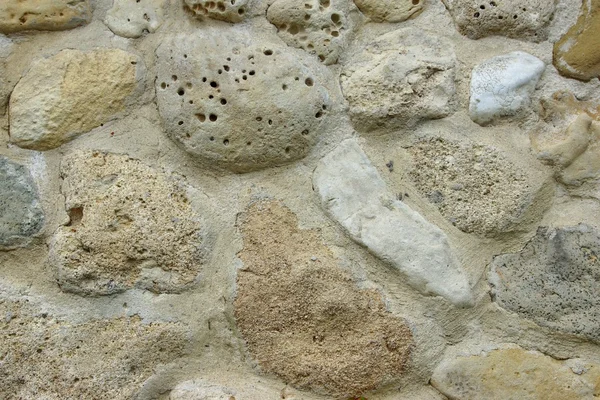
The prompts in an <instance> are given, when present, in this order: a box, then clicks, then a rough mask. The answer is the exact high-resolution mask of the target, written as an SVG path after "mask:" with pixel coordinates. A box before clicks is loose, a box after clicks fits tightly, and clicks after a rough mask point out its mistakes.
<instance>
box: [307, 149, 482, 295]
mask: <svg viewBox="0 0 600 400" xmlns="http://www.w3.org/2000/svg"><path fill="white" fill-rule="evenodd" d="M313 185H314V188H315V190H316V191H317V193H318V194H319V196H320V198H321V203H322V205H323V208H324V209H325V210H326V211H327V212H328V213H329V214H330V215H331V217H332V218H333V219H334V220H335V221H337V222H338V223H339V224H340V225H341V226H342V227H343V228H344V229H345V230H346V231H347V232H348V234H349V235H350V237H351V238H352V239H353V240H355V241H356V242H358V243H360V244H362V245H364V246H365V247H366V248H367V249H369V251H371V252H372V253H373V254H374V255H376V256H377V257H379V258H381V259H382V260H384V261H386V262H388V263H390V264H391V265H393V266H394V267H395V268H397V269H398V270H399V271H400V272H402V273H403V274H404V275H405V276H406V278H407V282H408V283H409V284H410V285H411V286H412V287H414V288H415V289H416V290H418V291H420V292H421V293H423V294H430V295H439V296H443V297H445V298H446V299H447V300H448V301H450V302H451V303H453V304H455V305H458V306H469V305H472V302H473V298H472V294H471V288H470V284H469V281H468V279H467V276H466V275H465V272H464V271H463V269H462V267H461V265H460V264H459V262H458V261H457V259H456V258H455V257H454V255H453V254H452V251H451V249H450V245H449V243H448V238H447V237H446V235H445V234H444V232H442V230H441V229H439V228H438V227H437V226H435V225H433V224H431V223H430V222H428V221H427V220H426V219H425V218H423V216H421V215H420V214H419V213H417V212H415V211H414V210H412V209H411V208H410V207H408V206H407V205H406V204H404V203H403V202H401V201H398V200H395V198H394V196H393V195H391V194H390V193H388V192H387V189H386V186H385V183H384V182H383V180H382V179H381V177H380V176H379V174H378V173H377V170H376V169H375V167H373V165H371V162H370V161H369V159H368V158H367V156H366V155H365V153H364V152H363V151H362V149H361V148H360V147H359V146H358V144H356V142H354V141H350V140H348V141H345V142H343V143H342V144H341V145H340V146H338V148H336V149H335V150H334V151H333V152H331V153H330V154H328V155H327V156H326V157H324V158H323V160H321V162H320V164H319V165H318V166H317V168H316V169H315V172H314V175H313Z"/></svg>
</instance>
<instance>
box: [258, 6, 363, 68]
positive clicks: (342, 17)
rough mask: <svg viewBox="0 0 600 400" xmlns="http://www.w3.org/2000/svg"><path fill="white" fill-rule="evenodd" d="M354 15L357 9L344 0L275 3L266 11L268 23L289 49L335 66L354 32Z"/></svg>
mask: <svg viewBox="0 0 600 400" xmlns="http://www.w3.org/2000/svg"><path fill="white" fill-rule="evenodd" d="M353 14H356V8H355V7H354V6H353V4H352V3H351V2H348V1H345V0H331V1H330V0H326V1H325V0H308V1H303V2H298V1H296V0H277V1H275V2H274V3H273V4H272V5H271V6H270V7H269V9H268V10H267V19H268V20H269V22H271V23H272V24H273V25H275V26H276V27H277V34H278V35H279V37H281V38H282V39H283V41H285V42H286V43H287V44H288V45H289V46H294V47H299V48H301V49H304V50H306V51H307V52H309V53H310V54H314V55H316V56H317V57H318V58H319V60H321V61H322V62H323V63H324V64H335V63H336V62H337V60H338V57H339V56H340V53H341V52H342V50H343V49H344V48H345V47H346V44H347V42H348V38H349V35H351V34H352V31H353V30H354V26H355V21H354V20H355V17H356V16H355V15H353Z"/></svg>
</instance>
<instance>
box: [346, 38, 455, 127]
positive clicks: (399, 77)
mask: <svg viewBox="0 0 600 400" xmlns="http://www.w3.org/2000/svg"><path fill="white" fill-rule="evenodd" d="M455 64H456V56H455V54H454V51H453V49H452V45H451V44H450V43H449V42H448V41H446V40H445V39H442V38H439V37H436V36H432V35H430V34H428V33H425V32H423V31H422V30H420V29H415V28H406V29H401V30H396V31H393V32H390V33H387V34H385V35H383V36H381V37H379V38H378V39H376V40H375V41H374V42H372V43H370V44H369V45H368V46H367V47H366V48H365V49H364V51H363V52H362V54H360V55H359V56H358V57H357V58H356V59H355V60H353V61H352V62H349V63H348V65H347V67H346V69H345V70H344V71H343V72H342V76H341V84H342V90H343V92H344V96H345V97H346V99H347V100H348V103H349V104H350V110H349V111H350V118H351V119H352V123H353V125H354V127H355V128H356V129H357V130H359V131H363V132H364V131H367V132H368V131H375V130H380V129H388V130H389V129H396V128H405V127H411V126H414V125H415V124H416V123H417V122H419V121H420V120H423V119H435V118H443V117H446V116H448V115H449V114H450V111H451V104H450V103H451V99H452V97H453V95H454V94H455V86H454V67H455Z"/></svg>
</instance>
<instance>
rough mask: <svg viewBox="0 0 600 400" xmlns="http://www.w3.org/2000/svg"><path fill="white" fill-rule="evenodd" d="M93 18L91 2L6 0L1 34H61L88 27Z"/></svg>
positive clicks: (0, 18) (0, 12) (2, 7)
mask: <svg viewBox="0 0 600 400" xmlns="http://www.w3.org/2000/svg"><path fill="white" fill-rule="evenodd" d="M91 17H92V10H91V8H90V4H89V2H88V0H2V2H1V3H0V32H1V33H13V32H19V31H25V30H39V31H60V30H65V29H72V28H76V27H78V26H80V25H84V24H87V23H88V22H89V21H90V19H91Z"/></svg>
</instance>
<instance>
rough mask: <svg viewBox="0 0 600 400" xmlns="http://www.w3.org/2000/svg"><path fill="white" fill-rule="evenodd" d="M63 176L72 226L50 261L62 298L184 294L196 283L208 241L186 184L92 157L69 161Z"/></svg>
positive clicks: (134, 163)
mask: <svg viewBox="0 0 600 400" xmlns="http://www.w3.org/2000/svg"><path fill="white" fill-rule="evenodd" d="M61 175H62V177H63V185H62V192H63V194H64V196H65V200H66V201H65V203H66V204H65V206H66V209H67V212H68V214H69V216H70V222H69V224H68V225H67V226H63V227H60V228H59V229H58V230H57V232H56V233H55V234H54V238H53V240H52V243H51V246H50V261H51V263H52V264H53V265H54V267H55V268H56V270H57V276H58V283H59V285H60V286H61V288H62V289H63V290H65V291H70V292H75V293H79V294H84V295H107V294H112V293H118V292H122V291H124V290H126V289H129V288H132V287H137V288H142V289H147V290H151V291H153V292H157V293H160V292H181V291H182V290H184V289H186V288H188V287H189V286H191V285H192V284H193V283H194V281H195V279H196V278H197V276H198V273H199V271H200V268H201V267H202V265H203V263H204V261H205V257H206V255H207V253H208V248H207V247H208V241H209V240H208V239H207V235H206V225H205V224H204V223H203V220H202V219H201V218H200V217H199V216H198V215H197V214H196V213H195V212H194V211H193V210H192V208H191V206H190V204H189V200H188V196H187V194H186V191H187V190H188V186H187V185H186V184H185V182H184V181H183V180H181V179H179V178H178V177H176V176H170V175H167V174H165V173H162V172H160V171H157V170H153V169H152V168H150V167H148V166H146V165H144V164H142V163H141V162H140V161H138V160H134V159H131V158H129V157H127V156H124V155H118V154H110V153H109V154H104V153H100V152H92V151H82V152H77V153H74V154H72V155H69V156H68V157H66V158H65V159H64V160H63V162H62V164H61Z"/></svg>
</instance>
